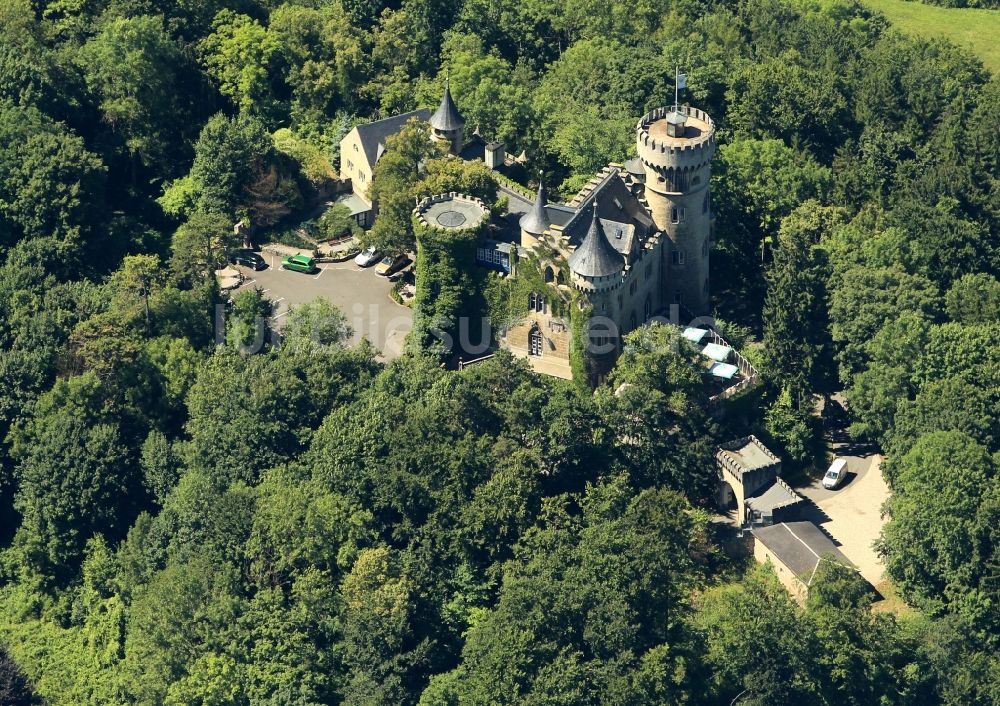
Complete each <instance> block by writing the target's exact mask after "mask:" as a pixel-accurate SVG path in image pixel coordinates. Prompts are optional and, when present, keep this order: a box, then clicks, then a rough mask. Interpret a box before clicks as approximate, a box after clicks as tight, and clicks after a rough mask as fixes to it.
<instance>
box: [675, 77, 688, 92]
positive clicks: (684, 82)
mask: <svg viewBox="0 0 1000 706" xmlns="http://www.w3.org/2000/svg"><path fill="white" fill-rule="evenodd" d="M687 87H688V79H687V74H677V89H678V90H682V89H685V88H687Z"/></svg>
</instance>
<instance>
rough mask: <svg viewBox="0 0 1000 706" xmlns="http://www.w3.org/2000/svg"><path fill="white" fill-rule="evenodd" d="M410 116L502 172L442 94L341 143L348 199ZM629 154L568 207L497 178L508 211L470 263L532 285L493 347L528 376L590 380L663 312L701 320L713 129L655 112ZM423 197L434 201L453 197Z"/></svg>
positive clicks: (684, 114)
mask: <svg viewBox="0 0 1000 706" xmlns="http://www.w3.org/2000/svg"><path fill="white" fill-rule="evenodd" d="M413 118H416V119H419V120H424V121H427V122H429V123H430V126H431V135H430V137H431V139H434V140H441V141H447V142H448V143H449V148H450V151H451V153H452V154H453V155H455V156H456V157H458V158H463V159H480V160H482V161H484V162H485V163H486V165H487V166H488V167H490V168H491V169H494V170H501V171H502V170H503V168H504V166H505V165H507V166H509V165H510V164H511V158H510V157H509V156H508V155H505V153H504V148H503V145H502V143H498V142H486V141H485V140H483V139H482V137H481V136H479V134H478V130H477V131H476V132H475V133H474V134H473V135H472V137H471V139H467V137H466V125H465V121H464V120H463V118H462V116H461V113H460V112H459V110H458V108H457V106H456V105H455V102H454V100H453V99H452V96H451V92H450V90H449V89H448V87H447V86H446V88H445V91H444V96H443V98H442V100H441V105H440V106H439V108H438V109H437V111H436V112H434V113H433V114H431V113H430V111H427V110H423V111H415V112H413V113H407V114H405V115H401V116H396V117H392V118H387V119H385V120H380V121H376V122H374V123H370V124H369V125H365V126H359V127H358V128H356V129H355V130H354V131H352V133H350V134H349V135H348V136H347V137H346V138H345V139H344V141H343V142H342V143H341V162H342V164H341V176H342V178H343V179H351V181H352V184H353V188H354V194H355V196H357V197H358V198H360V199H365V198H366V197H365V196H364V194H365V193H367V185H368V183H369V182H370V180H371V176H372V172H373V170H374V166H375V163H376V162H377V160H378V158H379V157H380V156H381V154H382V152H383V151H384V149H385V140H386V139H387V138H388V137H389V136H390V135H391V134H394V133H395V132H397V131H398V130H399V129H400V128H401V127H402V125H404V124H405V123H406V122H407V121H409V120H411V119H413ZM636 149H637V157H636V158H634V159H632V160H629V161H628V162H626V163H625V164H624V165H621V164H611V165H609V166H607V167H605V168H604V169H603V170H602V171H601V172H600V173H598V174H597V175H596V176H595V177H594V178H593V179H591V180H590V182H589V183H588V184H587V185H586V186H585V187H584V188H583V189H582V190H581V191H580V193H578V194H577V195H576V196H575V197H574V198H573V199H572V200H571V201H569V203H556V202H550V201H549V199H548V197H547V191H546V189H545V186H544V185H543V184H541V185H539V187H538V191H537V194H536V195H535V197H534V199H532V198H530V197H527V196H525V195H524V194H523V193H522V192H521V191H520V190H518V189H515V188H511V187H510V186H508V185H505V184H506V180H499V183H500V191H501V194H502V195H503V196H506V197H507V200H508V209H509V213H508V215H507V216H506V218H505V219H503V222H502V223H495V224H493V227H492V228H490V229H488V230H484V231H483V232H482V233H481V235H480V240H479V242H478V243H477V247H476V250H475V253H476V254H475V262H474V263H469V265H470V266H474V265H479V266H481V267H487V268H490V269H493V270H496V271H498V272H499V273H500V276H505V277H509V278H521V279H523V280H524V281H527V282H531V283H532V285H531V286H532V289H531V291H530V292H528V294H527V296H526V297H525V301H524V302H523V305H524V306H523V308H522V312H523V316H521V317H519V318H518V320H516V321H512V322H508V326H507V327H506V330H505V331H502V332H500V333H499V334H498V335H497V336H496V339H497V342H498V343H499V345H501V346H503V347H506V348H508V349H509V350H511V351H512V352H513V353H514V354H515V355H516V356H519V357H524V358H526V359H527V360H528V361H529V362H530V364H531V365H532V367H533V368H534V369H536V370H537V371H539V372H542V373H547V374H550V375H555V376H558V377H563V378H572V377H574V376H577V375H586V376H588V377H590V378H596V377H599V376H600V375H601V374H603V373H604V372H606V371H607V370H608V369H610V367H611V365H613V363H614V360H616V359H617V357H618V355H619V353H620V352H621V346H622V343H621V341H622V336H624V335H625V334H627V333H628V332H630V331H632V330H634V329H635V328H637V327H639V326H641V325H642V324H643V323H645V322H646V321H648V320H649V319H650V318H652V317H654V316H656V315H664V314H669V312H670V311H671V309H672V307H676V308H674V309H673V311H674V313H675V318H676V316H677V312H680V314H681V315H687V316H691V315H705V314H708V313H710V297H709V294H710V285H709V256H710V252H711V248H712V244H713V236H712V231H713V217H712V210H711V200H710V194H709V177H710V171H711V162H712V156H713V154H714V152H715V125H714V123H713V122H712V119H711V118H710V117H709V116H708V114H707V113H705V112H703V111H701V110H698V109H695V108H690V107H687V106H678V105H675V106H674V107H672V108H658V109H656V110H653V111H652V112H650V113H648V114H646V115H645V116H643V117H642V118H641V119H640V120H639V121H638V123H637V125H636ZM427 196H434V197H435V199H436V201H435V203H438V204H439V203H441V202H443V201H445V200H447V199H448V198H449V197H454V198H461V197H460V196H459V195H451V196H449V195H437V196H435V195H431V194H428V195H427ZM366 205H367V207H368V208H369V209H372V210H374V209H375V208H376V207H377V205H372V204H371V203H370V202H366ZM439 210H441V211H442V212H447V211H448V210H449V209H446V208H441V207H439ZM425 215H426V214H424V213H423V212H421V213H420V216H421V217H425ZM417 276H418V280H419V277H420V273H419V272H418V273H417ZM587 330H589V337H588V339H587V340H588V341H589V345H587V346H581V345H575V344H574V340H573V339H574V332H580V331H587Z"/></svg>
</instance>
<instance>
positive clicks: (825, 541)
mask: <svg viewBox="0 0 1000 706" xmlns="http://www.w3.org/2000/svg"><path fill="white" fill-rule="evenodd" d="M751 532H752V534H753V537H754V548H753V555H754V558H755V559H756V560H757V561H758V562H760V563H761V564H766V563H768V562H770V563H771V566H772V567H773V568H774V572H775V573H776V574H777V575H778V580H780V581H781V583H782V584H783V585H784V586H785V588H786V589H788V592H789V593H791V594H792V596H793V597H794V598H795V599H796V600H799V601H804V600H805V599H806V596H807V595H808V593H809V587H810V586H811V585H812V581H813V578H814V577H815V576H816V571H817V570H818V569H819V565H820V564H821V563H822V562H824V561H832V562H836V563H837V564H840V565H841V566H846V567H848V568H850V569H855V570H856V567H855V566H854V564H852V563H851V561H850V560H849V559H848V558H847V557H846V556H844V554H843V552H841V551H840V549H838V548H837V545H836V544H834V543H833V540H831V539H830V538H829V537H827V536H826V535H825V534H824V533H823V531H822V530H821V529H820V528H819V527H817V526H816V525H815V524H814V523H812V522H781V523H778V524H776V525H770V526H767V527H754V528H753V530H751Z"/></svg>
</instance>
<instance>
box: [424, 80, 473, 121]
mask: <svg viewBox="0 0 1000 706" xmlns="http://www.w3.org/2000/svg"><path fill="white" fill-rule="evenodd" d="M449 83H450V82H446V83H445V84H444V96H442V97H441V105H439V106H438V109H437V110H436V111H435V112H434V115H432V116H431V127H432V128H434V129H435V130H440V131H441V132H451V131H452V130H458V129H460V128H462V127H465V121H464V120H462V115H461V114H460V113H459V112H458V108H457V107H456V106H455V101H453V100H452V98H451V88H450V87H449Z"/></svg>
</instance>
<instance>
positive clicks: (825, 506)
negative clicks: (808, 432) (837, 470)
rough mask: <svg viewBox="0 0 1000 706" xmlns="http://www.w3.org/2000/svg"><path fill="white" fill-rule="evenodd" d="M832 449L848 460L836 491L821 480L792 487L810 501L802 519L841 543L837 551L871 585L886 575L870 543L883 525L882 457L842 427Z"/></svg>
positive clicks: (885, 493) (835, 434) (884, 490)
mask: <svg viewBox="0 0 1000 706" xmlns="http://www.w3.org/2000/svg"><path fill="white" fill-rule="evenodd" d="M833 439H834V440H833V443H832V444H831V446H832V451H833V453H835V454H836V455H837V457H839V458H845V459H847V470H848V476H847V479H846V480H845V481H844V484H843V485H841V486H840V487H839V488H837V489H836V490H827V489H826V488H824V487H823V486H822V479H817V480H815V481H813V482H812V483H810V484H808V485H804V486H801V487H796V488H795V489H796V490H797V491H798V492H799V493H800V494H801V495H802V496H803V497H805V498H807V499H808V500H811V501H812V505H811V506H808V507H807V509H806V511H805V513H804V515H805V516H804V518H803V519H807V520H812V521H813V522H815V523H816V524H817V525H819V526H820V527H821V528H822V529H823V530H824V531H825V532H826V533H827V534H829V535H830V536H831V537H833V539H834V541H835V542H837V544H839V545H840V550H841V551H842V552H843V553H844V555H845V556H846V557H847V558H848V559H850V560H851V561H852V562H854V564H855V565H856V566H857V567H858V569H859V570H860V571H861V575H862V576H864V577H865V578H866V579H867V580H868V581H869V582H870V583H871V584H872V585H873V586H877V585H878V584H879V583H881V582H882V580H883V579H884V577H885V571H884V568H883V566H882V562H881V560H880V559H879V557H878V555H877V554H876V553H875V549H874V548H873V546H872V545H873V543H874V542H875V540H876V539H878V537H879V534H880V533H881V531H882V526H883V525H884V524H885V523H884V521H883V519H882V503H883V502H885V500H886V498H888V497H889V488H888V486H887V485H886V483H885V480H884V479H883V478H882V471H881V467H880V466H881V463H882V457H881V456H880V455H878V454H877V453H875V452H874V451H873V450H872V449H871V448H866V447H863V446H858V445H855V444H853V443H852V442H851V440H850V439H849V438H848V437H847V434H846V432H845V431H844V430H843V429H840V430H837V431H835V432H834V435H833Z"/></svg>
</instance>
